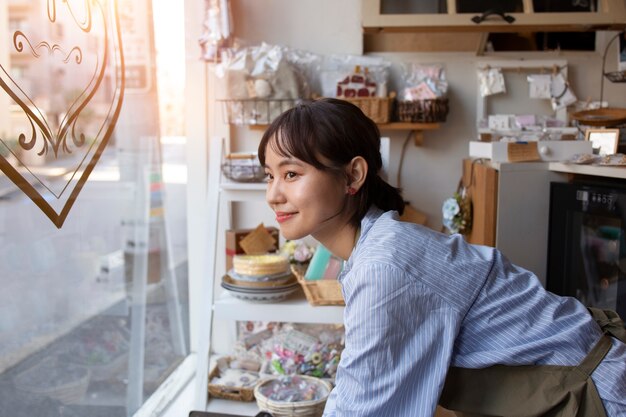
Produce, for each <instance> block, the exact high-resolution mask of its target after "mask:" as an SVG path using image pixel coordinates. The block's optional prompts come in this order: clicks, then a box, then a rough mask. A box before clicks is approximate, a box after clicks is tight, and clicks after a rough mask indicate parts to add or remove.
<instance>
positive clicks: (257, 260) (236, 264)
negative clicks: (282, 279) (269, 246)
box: [233, 254, 289, 276]
mask: <svg viewBox="0 0 626 417" xmlns="http://www.w3.org/2000/svg"><path fill="white" fill-rule="evenodd" d="M233 269H234V271H235V273H236V274H239V275H249V276H259V275H275V274H284V273H285V272H287V271H289V260H288V259H287V258H286V257H284V256H282V255H274V254H263V255H235V256H234V257H233Z"/></svg>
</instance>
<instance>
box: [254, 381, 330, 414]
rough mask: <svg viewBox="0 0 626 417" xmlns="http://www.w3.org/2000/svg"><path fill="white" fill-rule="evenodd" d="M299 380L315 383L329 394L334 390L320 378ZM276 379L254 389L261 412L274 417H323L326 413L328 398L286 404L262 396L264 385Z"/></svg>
mask: <svg viewBox="0 0 626 417" xmlns="http://www.w3.org/2000/svg"><path fill="white" fill-rule="evenodd" d="M298 377H299V378H302V379H305V380H308V381H311V382H315V383H317V384H319V385H321V386H323V387H325V388H326V389H327V390H328V392H329V393H330V391H331V390H332V388H333V387H332V385H331V384H330V382H327V381H324V380H322V379H319V378H315V377H312V376H306V375H298ZM275 379H276V378H271V379H266V380H264V381H263V382H261V383H259V384H257V386H256V387H254V397H255V398H256V403H257V405H258V406H259V409H260V410H261V411H267V412H269V413H271V414H272V415H273V416H274V417H321V416H322V414H323V413H324V407H325V406H326V400H327V399H328V396H326V397H324V398H320V399H319V400H313V401H298V402H291V403H290V402H284V401H273V400H270V399H269V398H267V397H266V396H264V395H263V394H261V392H260V388H261V387H263V385H265V384H268V383H270V382H272V381H274V380H275Z"/></svg>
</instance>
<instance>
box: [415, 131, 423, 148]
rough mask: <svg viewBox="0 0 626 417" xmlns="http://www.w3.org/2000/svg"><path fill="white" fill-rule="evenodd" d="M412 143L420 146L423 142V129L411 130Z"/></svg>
mask: <svg viewBox="0 0 626 417" xmlns="http://www.w3.org/2000/svg"><path fill="white" fill-rule="evenodd" d="M413 143H414V144H415V146H422V145H423V144H424V131H423V130H414V131H413Z"/></svg>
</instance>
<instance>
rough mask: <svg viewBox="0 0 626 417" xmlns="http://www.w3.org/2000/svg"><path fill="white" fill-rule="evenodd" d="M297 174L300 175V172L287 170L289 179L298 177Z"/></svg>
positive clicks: (286, 174) (286, 176)
mask: <svg viewBox="0 0 626 417" xmlns="http://www.w3.org/2000/svg"><path fill="white" fill-rule="evenodd" d="M297 176H298V174H296V173H295V172H293V171H287V172H286V173H285V178H286V179H288V180H291V179H294V178H296V177H297Z"/></svg>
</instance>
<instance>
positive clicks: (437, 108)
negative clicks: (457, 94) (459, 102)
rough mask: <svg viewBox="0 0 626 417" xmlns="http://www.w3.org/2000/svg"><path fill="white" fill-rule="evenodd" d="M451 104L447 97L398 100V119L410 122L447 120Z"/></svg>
mask: <svg viewBox="0 0 626 417" xmlns="http://www.w3.org/2000/svg"><path fill="white" fill-rule="evenodd" d="M448 111H449V106H448V99H447V98H437V99H427V100H412V101H399V102H398V120H400V121H401V122H408V123H438V122H445V121H446V116H447V115H448Z"/></svg>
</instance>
